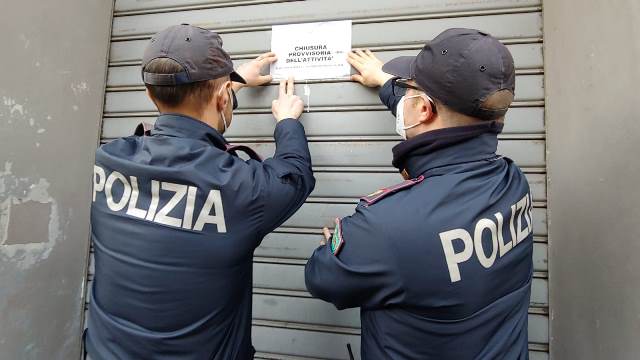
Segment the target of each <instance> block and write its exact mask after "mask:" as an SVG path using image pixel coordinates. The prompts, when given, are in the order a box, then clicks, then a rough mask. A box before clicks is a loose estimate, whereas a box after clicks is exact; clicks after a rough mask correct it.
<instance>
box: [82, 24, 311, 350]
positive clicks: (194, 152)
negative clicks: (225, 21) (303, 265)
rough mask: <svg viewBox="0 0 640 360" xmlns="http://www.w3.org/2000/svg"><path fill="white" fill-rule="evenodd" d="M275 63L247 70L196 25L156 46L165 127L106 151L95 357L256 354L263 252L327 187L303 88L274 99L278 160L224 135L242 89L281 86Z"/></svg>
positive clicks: (96, 203)
mask: <svg viewBox="0 0 640 360" xmlns="http://www.w3.org/2000/svg"><path fill="white" fill-rule="evenodd" d="M274 60H275V57H274V55H273V54H265V55H262V56H260V57H259V58H258V59H256V60H254V61H252V62H250V63H249V64H248V65H246V66H243V67H241V68H240V69H239V70H238V71H239V73H240V74H239V73H236V72H234V69H233V65H232V62H231V59H230V57H229V55H228V54H227V53H226V52H225V51H224V50H223V49H222V41H221V39H220V37H219V36H218V35H217V34H215V33H212V32H209V31H207V30H204V29H201V28H197V27H194V26H188V25H180V26H173V27H170V28H168V29H166V30H164V31H162V32H160V33H158V34H156V35H155V36H154V37H153V38H152V39H151V42H150V43H149V45H148V46H147V48H146V50H145V53H144V57H143V64H142V76H143V79H144V83H145V85H146V87H147V93H148V94H149V96H150V98H151V100H152V101H153V102H154V103H155V104H156V105H157V107H158V110H159V112H160V116H159V117H158V119H157V121H156V123H155V127H154V128H153V129H151V130H150V131H145V130H144V129H142V128H141V129H140V133H139V135H144V134H145V133H146V135H147V136H132V137H126V138H122V139H118V140H115V141H113V142H111V143H109V144H106V145H104V146H102V147H100V148H99V149H98V151H97V154H96V164H95V167H94V184H93V185H94V188H93V204H92V207H91V224H92V239H93V243H94V246H95V281H94V283H93V289H92V291H91V295H90V299H91V300H90V308H89V321H88V331H87V333H86V348H87V350H88V353H89V355H90V356H91V357H92V359H94V360H96V359H97V360H101V359H108V360H112V359H198V360H200V359H220V360H229V359H251V358H253V354H254V352H255V351H254V349H253V347H252V343H251V300H252V257H253V251H254V249H255V248H256V247H257V246H258V245H259V244H260V242H261V241H262V239H263V237H264V236H265V235H266V234H267V233H269V232H271V231H272V230H274V229H275V228H276V227H278V226H280V224H282V223H283V222H284V221H285V220H286V219H287V218H288V217H290V216H291V215H292V214H293V213H294V212H295V211H296V210H297V209H298V208H299V207H300V206H301V205H302V203H303V202H304V201H305V199H306V198H307V196H308V195H309V193H310V192H311V191H312V189H313V187H314V184H315V180H314V178H313V174H312V171H311V159H310V155H309V149H308V145H307V141H306V137H305V133H304V128H303V126H302V125H301V124H300V123H299V122H298V121H297V120H296V119H297V118H298V117H299V116H300V115H301V113H302V110H303V103H302V101H301V100H300V98H298V97H297V96H295V95H294V94H293V80H290V81H288V82H287V83H285V82H282V83H281V84H280V95H279V98H278V99H277V100H275V101H274V102H273V106H272V111H273V114H274V116H275V118H276V120H277V125H276V126H275V133H274V137H275V142H276V151H275V155H274V156H273V158H270V159H267V160H265V161H260V160H259V159H258V157H257V155H256V154H255V153H253V152H252V151H251V150H250V149H248V148H243V147H237V146H231V145H229V144H228V143H227V141H226V140H225V138H224V137H223V133H224V132H225V130H226V129H227V128H228V127H229V126H230V125H231V123H232V119H233V116H232V109H233V108H235V106H236V105H235V96H234V95H233V91H232V90H233V89H234V88H235V89H240V88H241V87H242V86H243V85H245V84H247V85H259V84H262V83H265V82H268V81H269V80H270V77H268V76H266V77H261V76H260V75H259V74H260V68H261V67H262V66H264V65H266V64H268V63H270V62H273V61H274ZM239 151H245V152H247V153H248V155H249V156H250V157H252V158H251V159H248V160H243V159H242V158H240V157H238V154H237V153H238V152H239Z"/></svg>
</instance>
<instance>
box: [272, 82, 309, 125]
mask: <svg viewBox="0 0 640 360" xmlns="http://www.w3.org/2000/svg"><path fill="white" fill-rule="evenodd" d="M303 110H304V103H303V102H302V99H300V97H298V96H296V95H294V94H293V78H292V77H290V78H289V79H288V80H286V81H285V80H282V81H281V82H280V95H279V97H278V99H276V100H273V103H272V104H271V111H272V112H273V116H275V118H276V120H278V121H281V120H284V119H297V118H299V117H300V115H302V111H303Z"/></svg>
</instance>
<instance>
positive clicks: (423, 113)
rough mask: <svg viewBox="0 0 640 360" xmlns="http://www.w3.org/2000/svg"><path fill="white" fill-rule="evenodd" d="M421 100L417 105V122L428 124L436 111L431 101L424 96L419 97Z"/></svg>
mask: <svg viewBox="0 0 640 360" xmlns="http://www.w3.org/2000/svg"><path fill="white" fill-rule="evenodd" d="M420 99H421V100H422V101H420V102H419V105H418V109H417V110H418V119H417V120H418V122H419V123H421V124H429V123H431V122H432V121H433V120H434V119H435V117H436V112H435V109H434V107H433V104H432V103H431V101H429V100H427V99H425V98H424V97H420Z"/></svg>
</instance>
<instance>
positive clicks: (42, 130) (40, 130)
mask: <svg viewBox="0 0 640 360" xmlns="http://www.w3.org/2000/svg"><path fill="white" fill-rule="evenodd" d="M45 131H47V130H46V129H43V128H40V129H38V131H36V132H37V133H38V134H42V133H44V132H45Z"/></svg>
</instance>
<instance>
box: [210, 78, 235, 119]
mask: <svg viewBox="0 0 640 360" xmlns="http://www.w3.org/2000/svg"><path fill="white" fill-rule="evenodd" d="M230 87H231V81H226V82H225V83H224V84H222V86H221V87H220V89H218V91H217V93H216V94H215V96H214V97H213V101H215V103H216V104H215V105H216V109H217V110H218V112H220V111H224V110H225V109H226V108H227V107H228V106H229V101H231V99H230V98H229V88H230Z"/></svg>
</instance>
